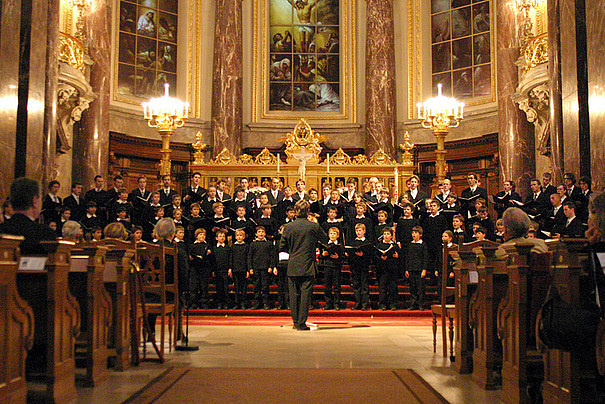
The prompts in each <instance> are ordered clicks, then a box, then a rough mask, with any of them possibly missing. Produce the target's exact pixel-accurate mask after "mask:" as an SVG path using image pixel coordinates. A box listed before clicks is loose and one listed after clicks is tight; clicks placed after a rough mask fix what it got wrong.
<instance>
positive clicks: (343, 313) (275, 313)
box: [189, 309, 431, 318]
mask: <svg viewBox="0 0 605 404" xmlns="http://www.w3.org/2000/svg"><path fill="white" fill-rule="evenodd" d="M189 314H190V315H191V316H246V317H251V316H260V317H284V316H285V317H289V316H290V310H216V309H210V310H198V309H196V310H193V309H192V310H190V311H189ZM309 315H310V316H321V317H395V318H399V317H431V311H430V310H423V311H417V310H414V311H412V310H395V311H391V310H367V311H361V310H355V311H353V310H311V311H310V312H309Z"/></svg>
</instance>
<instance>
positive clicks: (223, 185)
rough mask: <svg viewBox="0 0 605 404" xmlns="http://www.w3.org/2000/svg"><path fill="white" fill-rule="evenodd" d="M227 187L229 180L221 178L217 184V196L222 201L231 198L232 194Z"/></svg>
mask: <svg viewBox="0 0 605 404" xmlns="http://www.w3.org/2000/svg"><path fill="white" fill-rule="evenodd" d="M226 189H227V181H225V180H219V182H217V184H216V196H217V198H218V200H219V201H220V202H223V203H224V202H226V201H229V200H230V199H231V195H229V194H228V193H226V192H225V190H226Z"/></svg>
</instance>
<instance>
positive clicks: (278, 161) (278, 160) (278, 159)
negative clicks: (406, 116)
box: [277, 153, 281, 174]
mask: <svg viewBox="0 0 605 404" xmlns="http://www.w3.org/2000/svg"><path fill="white" fill-rule="evenodd" d="M280 162H281V160H280V158H279V153H277V173H278V174H279V163H280Z"/></svg>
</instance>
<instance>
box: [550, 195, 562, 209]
mask: <svg viewBox="0 0 605 404" xmlns="http://www.w3.org/2000/svg"><path fill="white" fill-rule="evenodd" d="M550 203H552V206H554V207H555V208H556V207H557V206H559V205H560V204H561V195H559V194H557V193H554V194H551V195H550Z"/></svg>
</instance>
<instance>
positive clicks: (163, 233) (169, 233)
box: [153, 217, 176, 241]
mask: <svg viewBox="0 0 605 404" xmlns="http://www.w3.org/2000/svg"><path fill="white" fill-rule="evenodd" d="M153 230H154V231H155V235H156V237H157V238H158V239H165V240H168V241H172V239H173V238H174V233H175V232H176V226H175V225H174V220H172V219H170V218H168V217H164V218H162V219H160V220H158V222H157V223H156V225H155V227H154V229H153Z"/></svg>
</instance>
